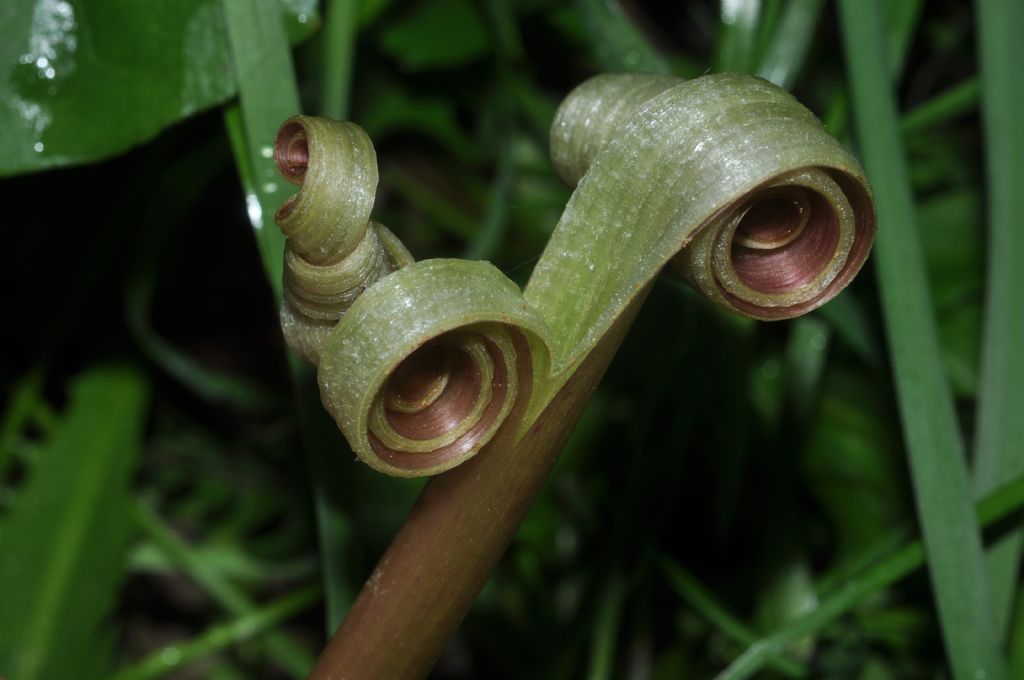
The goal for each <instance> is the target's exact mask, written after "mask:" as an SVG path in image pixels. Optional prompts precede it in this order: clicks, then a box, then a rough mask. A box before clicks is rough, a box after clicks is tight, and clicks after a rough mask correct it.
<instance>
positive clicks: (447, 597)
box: [310, 286, 649, 680]
mask: <svg viewBox="0 0 1024 680" xmlns="http://www.w3.org/2000/svg"><path fill="white" fill-rule="evenodd" d="M647 290H649V286H648V288H647ZM645 297H646V290H645V291H644V292H643V293H642V294H640V295H638V296H637V299H636V301H635V302H634V304H633V305H632V306H631V307H630V308H629V309H627V310H626V311H624V312H623V313H622V315H621V316H620V317H619V318H618V319H617V321H616V322H615V325H614V326H613V327H612V329H611V330H609V332H608V335H607V336H606V337H605V339H604V340H603V341H602V342H601V343H600V344H599V345H598V346H597V347H596V348H595V350H594V351H593V352H592V353H591V354H590V355H589V356H588V357H587V359H586V360H585V361H584V362H583V365H582V366H581V367H580V369H579V370H577V371H576V373H575V374H574V375H573V377H572V378H571V379H570V380H569V382H567V383H566V384H565V386H564V387H563V388H562V389H561V391H559V393H558V394H557V395H556V396H555V398H554V399H553V400H552V401H551V403H550V405H549V406H548V407H547V409H546V410H545V411H544V413H543V414H542V415H541V416H540V417H539V418H538V420H537V421H536V424H535V425H534V427H533V428H531V429H530V431H529V432H528V433H527V434H526V436H525V437H523V438H522V439H521V440H520V441H519V442H518V443H517V444H513V443H514V442H515V435H516V432H515V430H516V423H518V422H519V420H520V418H521V416H522V413H521V411H522V409H523V407H524V406H525V404H526V402H527V401H528V399H527V398H526V397H525V395H524V396H523V397H522V398H520V399H519V400H518V401H517V406H516V408H515V410H514V411H513V412H512V413H511V414H510V415H509V417H508V419H507V420H506V421H505V422H506V425H505V426H504V427H502V429H501V430H499V432H498V433H497V435H495V438H494V439H493V440H492V441H491V442H490V443H489V444H488V445H487V446H485V447H484V448H483V449H482V450H481V451H480V453H478V454H477V455H476V456H475V457H474V458H472V459H470V460H469V461H467V462H465V463H463V464H462V465H460V466H459V467H457V468H455V469H453V470H451V471H449V472H446V473H444V474H442V475H438V476H437V477H434V478H433V479H431V480H430V482H429V483H428V484H427V486H426V488H425V489H424V490H423V494H422V495H421V496H420V498H419V500H418V501H417V503H416V506H415V507H414V508H413V510H412V512H411V514H410V516H409V519H408V520H407V521H406V523H405V525H404V526H403V527H402V529H401V530H400V532H399V534H398V535H397V536H396V537H395V539H394V541H392V543H391V546H390V547H389V548H388V550H387V552H386V553H385V554H384V556H383V557H382V558H381V560H380V562H379V563H378V565H377V568H376V569H375V570H374V572H373V574H372V575H371V576H370V578H369V579H368V580H367V584H366V586H365V587H364V588H363V590H362V592H361V593H360V595H359V598H358V599H357V600H356V602H355V604H354V605H353V606H352V609H351V611H350V612H349V614H348V616H347V617H346V619H345V621H344V623H343V624H342V626H341V628H340V629H339V630H338V632H337V633H336V634H335V635H334V637H333V638H332V639H331V641H330V643H328V646H327V649H325V650H324V652H323V655H322V656H321V657H320V661H319V663H318V664H317V666H316V668H315V669H314V671H313V674H312V675H311V676H310V680H332V679H338V678H342V677H350V678H360V680H372V679H374V678H380V679H381V680H401V679H402V678H419V677H423V676H425V675H426V674H427V673H428V672H429V670H430V668H431V666H432V665H433V664H434V661H435V660H436V659H437V657H438V656H439V655H440V653H441V650H442V649H443V647H444V645H445V643H446V642H447V641H448V638H449V637H450V636H451V634H452V633H454V631H455V629H456V628H457V627H458V625H459V623H460V622H461V621H462V619H463V618H464V617H465V615H466V613H467V612H468V611H469V608H470V606H471V605H472V603H473V600H474V599H475V597H476V595H477V594H478V593H479V591H480V589H481V588H482V587H483V585H484V583H485V582H486V581H487V578H488V576H489V575H490V573H491V571H492V569H493V568H494V567H495V566H496V565H497V563H498V560H500V559H501V556H502V554H503V553H504V552H505V550H506V548H507V547H508V544H509V542H510V541H511V540H512V537H513V536H514V535H515V532H516V530H517V529H518V528H519V524H520V523H521V522H522V519H523V517H524V516H525V515H526V512H527V510H528V509H529V508H530V505H531V504H532V502H533V499H534V497H535V496H536V495H537V492H538V491H540V488H541V486H542V485H543V483H544V480H546V479H547V477H548V474H549V472H550V471H551V468H552V467H553V466H554V463H555V460H556V459H557V458H558V454H559V452H560V451H561V450H562V447H563V446H564V445H565V442H566V440H567V439H568V438H569V434H570V433H571V432H572V430H573V428H574V426H575V425H576V421H577V420H578V419H579V417H580V415H581V414H582V412H583V407H584V406H585V405H586V403H587V400H588V399H589V398H590V395H591V394H592V393H593V391H594V389H595V388H596V387H597V384H598V382H599V381H600V379H601V377H602V376H603V375H604V372H605V370H606V369H607V367H608V364H609V363H610V362H611V359H612V357H613V356H614V354H615V350H616V349H618V346H619V344H620V343H621V341H622V338H623V337H624V335H625V333H626V331H627V330H628V328H629V326H630V324H631V323H632V321H633V318H634V317H635V315H636V312H637V311H638V310H639V307H640V305H641V304H642V302H643V299H644V298H645ZM520 380H521V381H522V384H529V383H530V380H531V377H530V373H529V369H528V368H527V369H526V370H522V371H521V375H520ZM510 424H511V425H510Z"/></svg>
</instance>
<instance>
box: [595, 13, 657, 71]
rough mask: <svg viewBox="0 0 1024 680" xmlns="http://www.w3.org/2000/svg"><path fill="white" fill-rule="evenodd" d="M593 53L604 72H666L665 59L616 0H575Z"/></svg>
mask: <svg viewBox="0 0 1024 680" xmlns="http://www.w3.org/2000/svg"><path fill="white" fill-rule="evenodd" d="M576 6H577V7H579V10H580V14H581V15H582V16H583V24H584V26H586V29H587V34H588V35H589V36H590V44H591V46H592V47H593V50H594V56H596V57H597V62H598V64H600V66H601V68H602V69H603V70H606V71H637V72H640V73H668V72H669V67H668V62H667V61H665V58H664V57H662V56H661V55H660V54H659V53H658V52H657V50H655V49H654V47H653V46H651V44H650V43H649V42H648V41H647V38H645V37H644V35H643V33H641V32H640V29H638V28H637V27H636V26H635V25H634V24H633V22H632V21H630V20H629V17H627V16H626V13H625V12H623V11H622V7H621V6H620V5H619V3H618V2H617V0H576Z"/></svg>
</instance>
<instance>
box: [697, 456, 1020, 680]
mask: <svg viewBox="0 0 1024 680" xmlns="http://www.w3.org/2000/svg"><path fill="white" fill-rule="evenodd" d="M1021 508H1024V475H1022V476H1020V477H1017V478H1016V479H1014V480H1013V481H1012V482H1009V483H1008V484H1005V485H1003V486H1002V487H1000V488H999V489H998V490H996V491H993V492H992V493H990V494H989V495H987V496H986V497H985V498H983V499H982V500H981V501H980V502H979V503H978V505H977V506H976V510H977V517H978V524H979V525H980V526H981V527H987V526H990V525H992V524H995V523H997V522H999V521H1000V520H1003V519H1005V518H1006V517H1008V516H1010V515H1012V514H1013V513H1019V512H1020V510H1021ZM883 540H885V539H883ZM924 564H925V547H924V545H923V544H922V543H921V541H920V540H917V541H913V542H912V543H909V544H907V545H906V546H904V547H903V548H901V549H899V550H898V551H897V552H895V553H894V554H893V555H891V556H890V557H888V558H886V559H885V560H883V561H881V562H879V563H878V564H876V565H874V566H872V567H870V568H869V569H866V570H865V571H864V572H862V573H861V574H858V575H855V576H853V577H851V578H850V579H849V580H848V581H846V583H844V584H843V585H842V586H840V587H839V588H838V589H837V590H835V592H833V593H832V594H830V595H827V596H825V597H823V598H822V599H821V601H820V603H819V604H818V607H817V608H816V609H815V610H814V611H812V612H810V613H809V614H807V615H806V616H804V617H802V618H800V619H797V620H796V621H793V622H792V623H789V624H787V625H786V626H784V627H782V628H780V629H778V630H776V631H775V632H774V633H772V634H771V635H769V636H767V637H764V638H761V639H760V640H758V641H757V642H755V643H753V644H751V645H750V647H749V648H748V649H747V651H746V652H744V653H743V654H742V655H741V656H740V657H739V658H737V659H736V661H734V662H733V663H732V664H731V665H730V666H729V667H728V668H726V669H725V670H724V671H722V672H721V673H719V674H718V675H717V676H716V677H715V680H743V678H749V677H751V676H752V675H754V674H755V673H757V672H758V671H760V670H761V669H762V668H764V667H765V665H767V664H768V663H769V662H770V661H771V660H772V659H773V658H775V657H777V656H778V655H779V654H782V653H783V652H784V650H785V649H786V648H787V647H788V646H789V645H791V644H793V643H794V642H796V641H797V640H800V639H801V638H803V637H805V636H807V635H809V634H811V633H814V632H815V631H818V630H821V629H822V628H824V627H825V626H826V625H828V624H829V623H831V622H832V621H834V620H835V619H837V618H838V617H840V616H841V615H843V614H845V613H846V612H848V611H850V610H851V609H852V608H853V607H855V606H857V605H858V604H860V603H861V602H863V601H864V600H866V599H867V598H868V597H870V596H871V595H873V594H874V593H877V592H878V591H880V590H882V589H883V588H886V587H888V586H890V585H892V584H894V583H896V582H897V581H899V580H900V579H902V578H904V577H906V576H909V575H910V574H911V573H913V572H914V571H915V570H917V569H920V568H921V567H922V566H923V565H924ZM979 677H982V676H981V675H977V676H972V678H979ZM986 677H992V676H991V675H989V676H986ZM1004 677H1006V676H1004Z"/></svg>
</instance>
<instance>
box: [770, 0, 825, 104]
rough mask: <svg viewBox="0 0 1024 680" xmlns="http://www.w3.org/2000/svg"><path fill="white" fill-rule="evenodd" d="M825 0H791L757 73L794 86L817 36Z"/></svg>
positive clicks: (781, 84)
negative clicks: (816, 29) (816, 28)
mask: <svg viewBox="0 0 1024 680" xmlns="http://www.w3.org/2000/svg"><path fill="white" fill-rule="evenodd" d="M822 4H824V3H823V0H791V1H790V2H789V3H787V4H786V9H785V12H784V14H783V15H782V20H781V21H780V22H779V26H778V28H777V30H776V32H775V39H774V40H772V42H771V45H770V46H769V47H768V51H767V52H766V53H765V55H764V58H763V59H761V64H760V66H758V68H757V75H759V76H761V77H762V78H764V79H765V80H770V81H772V82H773V83H775V84H776V85H779V86H780V87H785V88H787V89H788V88H791V87H793V83H794V82H796V78H797V76H798V75H799V74H800V67H801V66H803V63H804V60H805V59H806V57H807V51H808V50H809V49H810V47H811V42H812V41H813V40H814V36H815V35H816V32H815V27H816V26H817V25H818V18H819V17H820V16H821V6H822Z"/></svg>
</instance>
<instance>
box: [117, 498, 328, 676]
mask: <svg viewBox="0 0 1024 680" xmlns="http://www.w3.org/2000/svg"><path fill="white" fill-rule="evenodd" d="M134 514H135V520H136V522H138V524H139V527H140V528H141V529H142V531H143V532H144V533H145V534H146V535H147V536H149V538H150V539H151V540H152V541H153V543H154V544H155V545H156V546H157V548H159V549H160V551H161V552H163V553H164V554H165V555H166V557H167V558H168V559H169V560H170V561H171V562H173V563H174V564H176V565H177V566H178V567H179V568H180V569H181V570H182V571H184V572H185V573H186V574H188V576H189V577H190V578H191V579H192V580H193V581H195V582H196V583H197V584H198V585H199V586H200V587H202V588H203V590H205V591H206V592H207V593H209V594H210V596H211V597H212V598H213V599H214V600H216V601H217V604H219V605H220V606H221V607H223V608H224V609H225V610H227V611H228V613H230V614H232V615H234V616H238V617H239V618H244V617H246V616H248V615H251V614H252V613H253V612H255V611H256V605H255V604H253V602H251V601H250V600H249V597H248V596H247V595H246V594H245V593H244V592H242V591H241V590H239V589H238V588H237V587H235V586H234V585H233V584H231V583H230V582H228V581H227V580H226V579H224V577H223V576H222V575H221V573H220V572H219V571H218V570H217V569H216V568H214V567H212V566H211V565H210V564H209V563H208V562H207V561H205V560H204V559H203V558H202V556H201V555H199V554H198V553H196V552H195V551H193V550H192V549H191V548H190V547H189V545H188V544H187V543H185V542H184V541H183V540H182V539H181V538H180V537H179V536H178V535H177V534H175V533H174V531H173V530H172V529H171V528H170V527H168V526H167V525H166V524H165V523H164V521H163V520H162V519H161V518H160V515H158V514H157V513H156V511H155V510H153V509H152V508H150V507H149V506H147V505H145V504H137V505H136V507H135V512H134ZM267 648H268V650H269V651H270V653H271V655H272V656H273V658H274V659H275V660H276V661H277V663H278V664H279V665H280V666H281V667H282V668H284V669H285V670H287V671H288V672H290V673H291V674H292V675H294V676H295V677H304V676H305V675H306V674H307V673H309V671H310V670H311V669H312V668H313V663H314V662H315V659H314V658H313V656H312V655H311V654H310V653H309V651H308V650H306V649H305V648H303V647H302V646H301V645H299V644H297V643H296V642H295V641H293V640H292V639H291V638H290V637H288V636H287V635H285V634H284V633H277V632H275V633H272V634H271V635H269V636H268V638H267Z"/></svg>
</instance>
